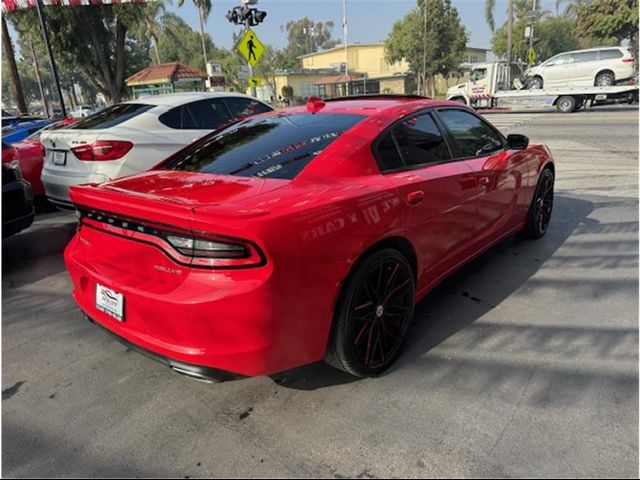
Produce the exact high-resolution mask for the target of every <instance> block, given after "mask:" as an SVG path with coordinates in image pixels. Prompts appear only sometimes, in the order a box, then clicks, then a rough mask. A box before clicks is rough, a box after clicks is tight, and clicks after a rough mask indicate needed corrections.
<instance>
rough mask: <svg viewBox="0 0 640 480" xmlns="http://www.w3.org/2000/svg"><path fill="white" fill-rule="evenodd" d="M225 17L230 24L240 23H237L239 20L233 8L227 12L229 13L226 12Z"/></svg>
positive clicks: (236, 10)
mask: <svg viewBox="0 0 640 480" xmlns="http://www.w3.org/2000/svg"><path fill="white" fill-rule="evenodd" d="M226 17H227V20H229V21H230V22H231V23H235V24H238V23H240V22H239V21H238V20H239V17H238V9H237V8H234V9H232V10H229V11H228V12H227V15H226Z"/></svg>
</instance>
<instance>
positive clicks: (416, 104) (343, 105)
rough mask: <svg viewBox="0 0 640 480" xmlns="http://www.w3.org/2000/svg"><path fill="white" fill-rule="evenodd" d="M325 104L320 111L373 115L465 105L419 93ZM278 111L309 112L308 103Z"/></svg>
mask: <svg viewBox="0 0 640 480" xmlns="http://www.w3.org/2000/svg"><path fill="white" fill-rule="evenodd" d="M324 102H325V105H324V107H322V108H321V109H320V110H319V111H318V112H321V113H329V112H332V113H351V114H357V115H365V116H372V115H376V114H378V113H382V112H384V111H386V110H390V109H394V108H397V107H407V110H415V109H416V108H429V107H438V106H457V107H464V105H463V104H461V103H460V102H452V101H446V100H434V99H432V98H428V97H421V96H418V95H361V96H355V97H341V98H336V99H329V100H324ZM277 111H278V112H285V113H307V112H309V110H308V108H307V106H306V105H299V106H295V107H288V108H282V109H279V110H277Z"/></svg>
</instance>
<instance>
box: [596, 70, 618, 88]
mask: <svg viewBox="0 0 640 480" xmlns="http://www.w3.org/2000/svg"><path fill="white" fill-rule="evenodd" d="M615 83H616V77H615V75H614V74H613V72H600V73H599V74H598V75H597V76H596V82H595V84H596V85H595V86H596V87H611V86H612V85H615Z"/></svg>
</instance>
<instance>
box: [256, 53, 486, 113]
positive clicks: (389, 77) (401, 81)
mask: <svg viewBox="0 0 640 480" xmlns="http://www.w3.org/2000/svg"><path fill="white" fill-rule="evenodd" d="M345 58H346V59H347V65H346V66H347V72H348V76H345ZM299 59H300V62H301V65H300V66H301V68H300V69H299V70H295V71H283V72H278V73H277V74H276V75H275V77H274V78H272V79H267V83H268V84H269V85H266V86H265V87H263V88H262V89H259V90H258V92H257V93H258V96H259V97H260V98H262V99H263V100H267V101H268V100H270V97H271V96H273V97H274V99H277V98H278V97H280V96H281V95H282V87H283V86H284V85H288V86H290V87H291V88H292V89H293V97H294V98H295V99H305V98H308V97H310V96H320V97H325V98H331V97H337V96H344V95H346V94H349V95H357V94H362V93H396V94H412V93H415V92H416V82H415V76H414V75H413V72H411V69H410V68H409V64H408V63H407V62H404V61H402V62H397V63H394V64H389V63H388V62H387V61H386V60H385V55H384V44H382V43H366V44H358V43H356V44H351V45H348V46H347V48H346V52H345V47H344V45H341V46H340V45H339V46H337V47H335V48H331V49H328V50H323V51H321V52H315V53H311V54H309V55H303V56H301V57H299ZM486 61H487V50H484V49H480V48H467V50H466V52H465V63H479V62H480V63H481V62H486ZM463 77H464V75H463V74H460V73H453V74H451V75H449V78H446V79H445V78H443V77H439V78H437V79H436V88H437V91H438V92H439V93H442V92H446V90H447V88H448V87H449V86H451V85H455V84H456V82H458V83H459V81H460V79H461V78H463ZM274 87H275V93H274V91H273V89H274Z"/></svg>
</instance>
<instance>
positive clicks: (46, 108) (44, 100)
mask: <svg viewBox="0 0 640 480" xmlns="http://www.w3.org/2000/svg"><path fill="white" fill-rule="evenodd" d="M29 47H30V49H31V58H32V59H33V68H34V69H35V74H36V81H37V82H38V90H40V97H41V98H42V106H43V107H44V111H45V115H46V116H47V118H51V113H50V112H49V102H48V101H47V96H46V95H45V94H44V88H43V87H42V77H41V76H40V66H39V65H38V57H37V56H36V50H35V48H33V42H32V41H31V40H29Z"/></svg>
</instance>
